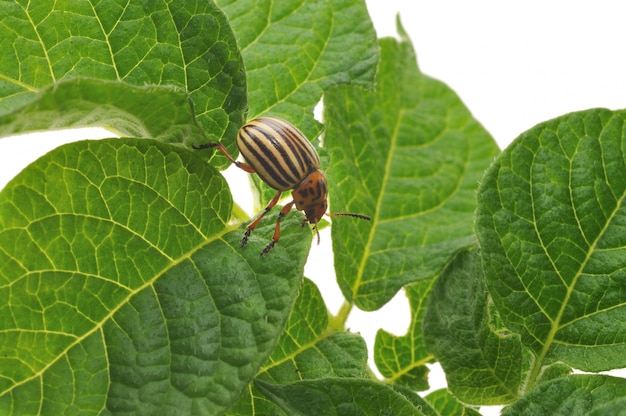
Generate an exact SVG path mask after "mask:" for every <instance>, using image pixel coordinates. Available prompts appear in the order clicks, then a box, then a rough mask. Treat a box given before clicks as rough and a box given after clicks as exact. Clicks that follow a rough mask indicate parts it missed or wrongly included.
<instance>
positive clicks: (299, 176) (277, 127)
mask: <svg viewBox="0 0 626 416" xmlns="http://www.w3.org/2000/svg"><path fill="white" fill-rule="evenodd" d="M237 146H238V147H239V151H240V152H241V154H242V155H243V157H244V159H245V160H246V162H248V164H249V165H250V166H252V167H253V168H254V170H255V171H256V173H257V174H258V175H259V176H260V177H261V179H262V180H263V181H264V182H265V183H267V184H268V185H269V186H271V187H272V188H274V189H276V190H278V191H286V190H289V189H293V188H294V187H295V186H296V185H298V184H299V183H300V182H302V181H303V180H304V179H305V178H306V177H307V176H308V175H309V174H310V173H311V172H313V171H315V170H317V169H319V167H320V158H319V156H318V154H317V152H316V151H315V148H314V147H313V145H312V144H311V142H309V140H308V139H307V138H306V136H305V135H304V134H303V133H302V132H301V131H300V130H298V128H297V127H296V126H294V125H293V124H291V123H289V122H287V121H285V120H282V119H278V118H274V117H260V118H257V119H254V120H252V121H249V122H248V123H246V124H245V125H244V126H243V127H242V128H241V129H240V130H239V133H238V134H237Z"/></svg>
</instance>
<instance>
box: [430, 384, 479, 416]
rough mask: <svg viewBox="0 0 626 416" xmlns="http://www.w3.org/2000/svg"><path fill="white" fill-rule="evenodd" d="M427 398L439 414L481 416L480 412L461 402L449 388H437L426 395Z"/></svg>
mask: <svg viewBox="0 0 626 416" xmlns="http://www.w3.org/2000/svg"><path fill="white" fill-rule="evenodd" d="M426 400H428V403H430V405H431V406H433V407H434V408H435V409H437V412H438V413H437V414H439V415H445V416H480V413H479V412H477V411H476V410H474V409H472V408H471V407H467V406H465V405H464V404H463V403H461V402H459V401H458V399H457V398H456V397H454V396H453V395H452V394H450V391H448V390H447V389H439V390H435V391H433V392H432V393H430V394H428V396H426Z"/></svg>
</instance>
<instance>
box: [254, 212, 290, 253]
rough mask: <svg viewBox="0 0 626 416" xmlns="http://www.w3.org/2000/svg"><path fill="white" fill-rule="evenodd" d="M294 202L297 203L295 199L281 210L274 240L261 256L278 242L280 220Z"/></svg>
mask: <svg viewBox="0 0 626 416" xmlns="http://www.w3.org/2000/svg"><path fill="white" fill-rule="evenodd" d="M293 204H295V201H291V202H290V203H288V204H287V205H285V206H284V207H283V209H281V210H280V213H279V214H278V219H277V220H276V228H275V229H274V235H273V236H272V241H271V242H270V243H269V244H268V245H267V246H266V247H265V248H264V249H263V251H262V252H261V256H262V255H264V254H267V253H269V252H270V250H271V249H272V248H273V247H274V245H275V244H276V243H278V239H279V238H280V221H281V220H282V219H283V218H285V215H287V213H289V211H291V208H293Z"/></svg>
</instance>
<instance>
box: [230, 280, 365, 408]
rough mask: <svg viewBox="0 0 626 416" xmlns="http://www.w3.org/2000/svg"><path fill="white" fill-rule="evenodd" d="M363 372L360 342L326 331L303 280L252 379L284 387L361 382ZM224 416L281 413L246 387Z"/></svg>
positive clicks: (311, 287) (311, 288)
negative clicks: (334, 380)
mask: <svg viewBox="0 0 626 416" xmlns="http://www.w3.org/2000/svg"><path fill="white" fill-rule="evenodd" d="M366 368H367V347H366V345H365V341H364V340H363V338H361V336H360V335H357V334H351V333H349V332H329V331H328V312H327V310H326V305H325V304H324V301H323V299H322V296H321V294H320V292H319V289H318V288H317V286H315V284H313V282H311V281H310V280H308V279H305V280H304V283H303V285H302V287H301V288H300V292H299V295H298V298H297V299H296V303H295V304H294V307H293V309H292V310H291V315H290V316H289V319H288V321H287V323H286V324H285V329H284V332H283V334H282V335H281V337H280V339H279V341H278V343H277V344H276V347H275V348H274V351H272V354H271V355H270V357H269V358H268V360H267V361H266V362H265V364H263V366H262V367H261V369H260V371H259V373H258V374H257V379H259V380H264V381H265V382H268V383H280V384H287V383H293V382H295V381H298V380H301V379H305V380H312V379H319V378H324V377H358V378H363V377H366V375H367V370H366ZM229 414H230V415H253V414H258V415H265V414H283V413H282V410H280V408H279V407H278V405H277V404H276V403H274V402H273V401H271V400H268V398H267V397H265V396H264V395H262V394H261V393H260V392H259V391H258V390H257V389H256V388H255V387H254V386H253V385H251V386H250V387H249V389H248V391H247V394H245V395H244V396H242V397H241V398H240V399H239V400H238V402H237V405H236V406H235V407H234V408H232V409H231V410H230V411H229Z"/></svg>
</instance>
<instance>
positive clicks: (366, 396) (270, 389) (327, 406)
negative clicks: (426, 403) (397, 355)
mask: <svg viewBox="0 0 626 416" xmlns="http://www.w3.org/2000/svg"><path fill="white" fill-rule="evenodd" d="M255 385H256V386H257V388H258V389H259V390H260V391H262V392H263V394H265V395H267V396H268V397H270V398H271V399H272V400H274V401H275V402H277V403H278V404H280V406H281V407H282V408H283V409H284V411H285V412H286V413H287V414H289V415H311V416H319V415H328V416H333V415H337V416H340V415H345V416H352V415H363V416H366V415H372V416H379V415H387V414H389V415H407V416H410V415H423V413H422V412H421V411H420V410H419V408H417V407H415V406H414V405H413V404H412V403H411V402H410V401H408V400H407V399H406V398H405V397H404V396H403V395H401V394H399V393H397V392H395V391H394V390H393V389H392V388H391V387H389V386H387V385H385V384H383V383H379V382H375V381H370V380H359V379H344V378H325V379H320V380H314V381H308V380H305V381H298V382H295V383H291V384H284V385H275V384H269V383H265V382H262V381H258V380H257V381H255Z"/></svg>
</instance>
